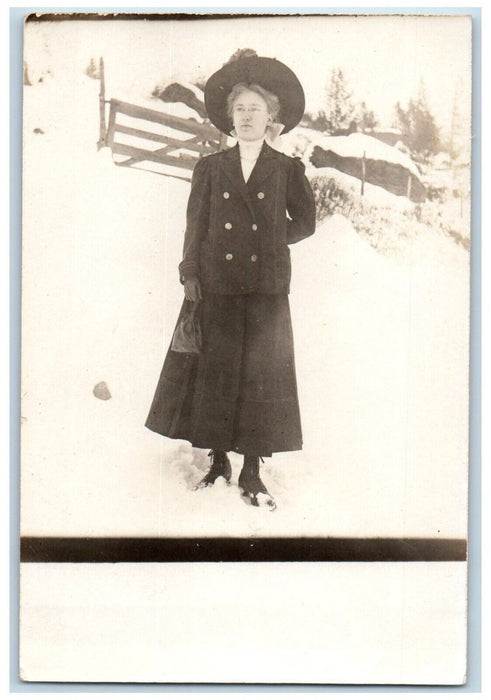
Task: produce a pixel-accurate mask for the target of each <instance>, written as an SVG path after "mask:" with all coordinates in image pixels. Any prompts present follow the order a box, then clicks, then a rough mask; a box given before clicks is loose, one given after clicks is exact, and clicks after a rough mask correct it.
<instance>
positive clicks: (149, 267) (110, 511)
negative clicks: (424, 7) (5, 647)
mask: <svg viewBox="0 0 491 700" xmlns="http://www.w3.org/2000/svg"><path fill="white" fill-rule="evenodd" d="M471 86H472V18H471V17H470V16H468V15H466V14H465V13H461V14H453V15H442V14H435V15H432V14H426V15H417V14H393V15H390V14H364V15H355V14H350V15H349V14H346V15H329V14H315V15H314V14H310V15H288V14H275V15H268V14H252V15H247V16H246V15H242V16H241V15H240V14H238V15H233V14H225V13H224V14H221V15H213V14H201V15H200V14H192V13H188V14H187V15H179V16H178V15H171V14H140V15H138V14H131V13H130V12H128V13H126V14H124V13H123V14H121V13H118V14H104V15H102V14H101V15H98V14H96V13H86V14H84V13H78V14H72V15H70V14H63V13H58V14H56V13H55V14H43V13H39V14H32V15H28V16H27V17H26V18H25V25H24V52H23V194H22V197H23V200H22V201H23V205H22V208H23V211H22V358H21V364H22V391H21V414H22V415H21V486H20V491H21V525H20V529H21V678H23V679H24V680H28V681H29V680H30V681H36V680H51V681H66V680H73V681H122V682H127V681H135V682H191V681H193V682H242V683H247V682H249V683H250V682H274V683H278V682H286V683H289V682H305V683H338V682H339V683H428V684H437V683H442V684H460V683H464V682H465V673H466V671H465V669H466V574H467V567H466V559H467V530H468V520H467V515H468V512H467V511H468V452H469V418H468V415H469V334H470V254H471V245H472V243H471V119H472V110H471V105H472V91H471ZM75 564H76V566H74V565H75ZM109 565H111V566H112V567H113V568H111V567H110V568H107V567H108V566H109ZM114 567H119V568H114ZM224 567H225V568H224ZM278 567H280V568H278ZM284 567H288V568H287V569H286V568H284ZM117 572H119V573H117ZM115 576H116V577H117V581H118V583H116V582H115V578H114V577H115ZM304 579H308V584H307V585H305V588H304V590H305V596H306V597H305V598H302V599H301V600H302V602H300V599H298V598H297V593H298V591H299V590H300V587H302V586H303V584H301V583H300V581H304ZM227 580H229V584H230V589H229V588H227V592H226V593H225V594H224V593H223V589H224V588H225V586H226V585H227V584H226V583H225V582H226V581H227ZM89 581H90V584H89ZM200 581H202V582H203V584H202V585H201V586H200ZM217 581H218V582H219V583H218V584H217V585H218V588H216V587H215V584H216V582H217ZM205 582H207V583H205ZM194 584H196V587H197V589H198V590H196V592H195V595H196V596H198V597H201V598H202V599H201V602H202V604H203V606H204V608H205V609H206V610H208V613H207V614H203V608H202V607H201V606H200V600H198V599H197V598H195V599H194V601H193V603H192V604H191V603H190V597H193V593H192V592H191V589H192V590H195V588H194ZM161 586H164V588H162V589H161V588H160V587H161ZM165 587H171V588H172V592H169V589H168V588H165ZM157 589H158V591H159V592H158V593H157ZM164 589H165V591H166V592H165V591H164ZM360 589H362V592H360ZM218 590H219V591H221V593H217V591H218ZM230 590H235V592H236V593H237V595H238V596H239V600H240V602H239V612H238V611H237V610H236V608H235V607H234V606H232V609H233V610H234V613H233V614H232V616H230V610H229V607H228V606H229V605H232V603H231V602H230V600H229V598H228V595H229V591H230ZM251 591H253V593H251ZM355 591H356V594H355ZM215 594H216V595H215ZM319 596H321V597H323V596H326V598H325V600H329V601H330V603H329V606H328V607H329V611H328V610H327V609H326V608H325V607H322V605H321V603H320V602H318V606H319V607H318V606H317V605H315V604H314V601H315V600H317V601H319ZM356 596H360V598H358V604H359V606H360V609H359V611H358V612H359V614H356V615H355V613H354V612H353V610H354V608H353V605H355V607H356V603H354V601H355V600H356ZM164 598H165V603H164V602H163V599H164ZM292 598H293V600H294V601H296V604H298V605H299V607H298V610H303V609H304V608H303V607H302V606H305V605H306V606H307V608H306V609H305V610H304V612H305V613H306V617H308V619H309V622H308V623H307V625H306V626H305V627H304V628H303V633H302V634H300V632H299V629H300V628H302V625H301V624H299V621H298V619H297V621H296V622H294V619H292V620H291V621H290V622H289V623H288V625H292V628H293V625H294V629H295V630H296V632H295V635H296V636H297V635H299V638H298V639H296V642H295V643H294V642H291V643H290V642H289V643H287V642H286V639H285V627H284V625H285V621H284V614H283V612H284V609H285V606H288V605H289V603H287V600H290V601H291V600H292ZM306 599H307V600H308V602H305V600H306ZM335 600H337V601H338V603H339V604H338V605H337V606H334V605H333V601H335ZM74 601H79V602H78V603H77V602H74ZM143 601H146V602H145V603H143ZM258 601H259V602H258ZM261 601H269V602H268V603H265V607H266V609H264V608H263V607H262V606H263V603H262V602H261ZM274 601H276V602H277V605H275V604H274ZM281 601H284V605H283V606H282V604H281ZM221 602H223V605H224V607H223V608H222V609H221V611H220V613H219V614H218V615H217V617H214V612H215V613H216V606H218V607H220V603H221ZM142 605H144V610H145V612H144V613H142V608H141V606H142ZM242 605H243V606H244V607H241V606H242ZM206 606H208V607H206ZM257 606H259V607H257ZM195 608H196V609H195ZM333 608H336V609H333ZM307 609H308V611H309V612H308V614H307ZM130 610H131V615H130V616H131V622H130V623H129V624H128V626H127V627H125V629H124V631H122V629H120V626H121V627H124V623H123V622H122V619H126V618H125V615H126V614H130V613H129V612H128V611H130ZM196 610H197V611H198V613H199V614H198V618H199V619H200V620H201V623H200V624H202V625H203V631H202V634H201V633H200V634H201V636H200V634H198V633H196V634H195V635H194V637H193V638H192V639H191V640H190V639H187V640H185V639H184V637H182V634H183V633H182V631H181V629H180V625H181V623H182V621H183V619H185V620H186V621H189V618H192V619H193V622H192V623H191V624H192V625H194V624H197V623H196V619H197V618H196V617H195V613H196ZM227 610H228V612H227V614H226V615H225V612H226V611H227ZM282 610H283V612H281V611H282ZM56 611H57V612H56ZM60 611H62V612H61V613H60ZM122 611H123V612H122ZM51 613H53V614H52V615H51ZM101 613H103V614H102V617H101ZM141 614H143V618H144V620H145V621H144V622H142V619H143V618H142V617H139V615H141ZM147 614H148V619H147V617H146V615H147ZM208 614H209V615H210V619H212V620H213V623H212V625H211V626H212V628H214V632H211V630H210V626H209V624H208V623H209V622H210V620H209V619H208ZM237 614H238V615H241V614H244V616H245V619H246V620H247V619H249V620H251V619H254V620H256V622H255V623H254V625H253V626H250V627H248V626H247V625H246V628H247V630H248V632H247V633H246V634H245V636H242V637H241V639H240V641H239V639H238V637H237V644H236V645H235V646H234V643H232V644H231V647H230V649H227V646H228V642H227V640H228V641H230V640H231V639H235V636H234V635H235V634H236V632H237V630H238V629H239V628H240V625H238V626H237V625H236V624H235V623H234V622H232V620H234V619H235V617H234V616H235V615H237ZM299 614H300V613H299ZM60 615H61V616H60ZM121 615H123V618H121ZM183 615H185V617H184V618H183ZM224 615H225V618H226V619H225V618H223V616H224ZM316 615H320V618H319V620H320V619H322V620H323V621H324V623H325V624H322V625H321V624H320V622H319V624H318V625H316V624H315V623H314V619H315V617H316ZM401 616H402V617H401ZM293 617H294V618H295V615H293ZM138 619H139V620H140V622H141V624H142V625H144V626H146V627H145V629H146V630H147V632H146V633H145V634H143V637H142V634H141V629H140V630H139V632H136V634H135V630H136V629H139V628H138V625H139V624H140V623H138ZM156 619H157V620H160V621H161V622H162V620H164V619H165V620H166V622H165V623H163V624H164V626H163V628H160V629H159V630H157V628H156V627H155V625H156V624H157V623H156ZM299 619H304V618H303V616H302V617H301V618H299ZM382 619H383V623H381V626H380V624H379V623H380V620H382ZM101 620H104V623H103V622H101ZM377 620H378V622H377ZM394 620H398V622H397V624H396V625H395V626H393V622H394ZM271 623H272V624H271ZM102 624H104V627H103V630H104V632H103V633H101V629H102V628H101V627H98V626H100V625H102ZM165 625H168V626H169V627H168V629H167V632H165V631H163V630H164V629H166V628H165ZM270 626H271V627H272V629H268V630H267V632H266V633H265V635H266V636H265V637H263V638H261V635H260V633H259V634H258V640H257V642H258V643H257V644H254V643H253V641H251V640H252V639H253V636H254V635H253V632H254V630H256V631H257V630H261V629H263V628H264V627H267V628H269V627H270ZM157 627H158V625H157ZM231 627H233V634H232V636H231V631H230V628H231ZM335 628H336V629H339V628H342V629H343V633H341V637H343V640H344V641H341V642H340V641H339V638H337V640H336V636H337V635H336V633H335V632H334V629H335ZM96 629H99V635H98V637H97V638H98V642H97V644H96V645H95V648H92V645H91V641H90V640H91V639H94V634H95V632H94V630H96ZM200 629H201V628H200ZM75 630H78V631H77V632H76V633H75ZM84 630H85V631H84ZM111 630H112V631H113V634H111ZM204 630H207V634H205V632H204ZM242 631H244V627H242ZM84 634H86V636H84ZM208 634H211V638H210V637H209V636H208ZM155 635H156V636H155ZM248 635H249V636H248ZM81 637H82V638H83V639H82V640H81ZM130 637H132V639H130ZM358 637H359V642H357V641H356V639H357V638H358ZM136 638H138V639H139V641H135V640H136ZM142 638H144V639H145V641H142ZM122 639H123V640H124V641H121V640H122ZM210 639H211V641H210ZM115 640H118V641H117V642H116V643H114V641H115ZM169 640H174V641H172V642H170V641H169ZM247 640H249V641H247ZM125 645H126V646H125ZM209 645H211V646H210V648H211V649H212V650H213V649H219V650H220V654H222V653H223V658H225V659H227V663H226V664H224V666H225V667H226V668H222V667H220V666H219V664H218V662H215V661H214V662H212V663H211V665H210V666H206V664H205V663H204V661H203V660H202V659H201V660H200V661H199V662H198V663H197V664H196V665H193V668H190V667H189V664H188V662H187V658H188V654H190V653H191V651H192V650H193V649H194V651H195V652H196V653H197V655H198V656H200V655H202V653H203V649H206V648H207V647H208V646H209ZM248 645H250V646H248ZM246 647H247V649H248V652H247V653H248V654H250V653H252V657H251V658H256V659H257V657H258V656H260V655H261V654H262V656H260V661H257V663H256V664H254V663H252V665H248V668H249V669H250V672H249V673H245V672H242V671H243V669H242V670H241V667H240V662H239V661H238V660H237V658H236V655H235V652H236V651H237V650H238V651H239V652H240V650H242V653H244V648H246ZM251 647H253V648H254V651H253V652H251ZM358 647H359V648H360V649H362V650H364V651H365V652H366V655H367V656H366V658H363V659H360V660H359V663H356V664H354V666H353V665H352V664H351V663H350V656H351V654H352V653H353V650H354V649H356V648H358ZM108 649H111V654H110V655H109V657H108V656H107V654H106V652H107V650H108ZM279 649H280V650H283V652H284V653H279V651H278V650H279ZM299 649H300V650H301V653H302V654H310V657H309V658H310V661H309V663H305V662H304V665H303V666H302V665H299V664H300V662H299V661H298V650H299ZM230 656H234V659H232V660H231V659H230V658H229V657H230ZM362 656H363V655H362ZM164 658H165V659H166V661H164V662H163V661H162V659H164ZM239 658H240V654H239ZM247 658H249V657H247ZM237 669H239V670H237Z"/></svg>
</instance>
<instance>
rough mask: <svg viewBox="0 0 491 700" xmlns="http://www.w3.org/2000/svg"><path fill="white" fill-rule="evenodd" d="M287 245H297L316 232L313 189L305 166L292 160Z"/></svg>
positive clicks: (287, 204) (288, 193) (295, 159)
mask: <svg viewBox="0 0 491 700" xmlns="http://www.w3.org/2000/svg"><path fill="white" fill-rule="evenodd" d="M286 208H287V212H288V216H289V218H287V233H286V236H287V243H297V241H301V240H303V239H304V238H308V236H311V235H312V234H313V233H314V231H315V201H314V195H313V192H312V188H311V186H310V183H309V181H308V180H307V178H306V177H305V165H304V164H303V163H302V161H301V160H300V159H298V158H292V165H291V168H290V174H289V178H288V189H287V197H286Z"/></svg>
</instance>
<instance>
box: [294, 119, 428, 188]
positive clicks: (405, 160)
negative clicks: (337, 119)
mask: <svg viewBox="0 0 491 700" xmlns="http://www.w3.org/2000/svg"><path fill="white" fill-rule="evenodd" d="M288 136H289V135H288V134H285V136H283V137H282V139H285V144H287V143H288V148H289V150H290V151H292V150H294V149H295V148H296V147H298V148H301V149H302V152H303V154H304V155H303V160H304V162H305V163H306V164H307V163H308V162H309V158H310V153H311V152H312V150H313V148H314V146H319V147H320V148H322V149H323V150H325V151H333V153H337V155H338V156H341V157H343V158H362V157H363V153H365V157H366V158H367V159H372V160H384V161H386V162H387V163H397V164H398V165H401V166H402V167H404V168H407V169H408V170H409V171H410V172H411V173H413V174H414V175H416V177H417V178H420V177H421V175H420V172H419V170H418V168H417V166H416V164H415V163H414V162H413V160H412V159H411V158H410V157H409V156H408V155H406V154H405V153H402V152H401V151H400V150H399V149H397V148H394V147H392V146H389V145H388V144H386V143H384V142H383V141H380V140H379V139H376V138H374V137H373V136H368V135H367V134H360V133H353V134H349V136H324V135H323V134H320V133H318V132H316V131H314V130H313V129H306V128H303V129H295V131H294V132H292V134H291V136H290V137H289V138H288ZM306 143H308V146H306Z"/></svg>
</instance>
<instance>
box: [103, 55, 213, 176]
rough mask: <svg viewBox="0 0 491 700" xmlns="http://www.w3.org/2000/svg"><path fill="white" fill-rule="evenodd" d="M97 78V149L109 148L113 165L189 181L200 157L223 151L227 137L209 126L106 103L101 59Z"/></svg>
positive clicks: (161, 113)
mask: <svg viewBox="0 0 491 700" xmlns="http://www.w3.org/2000/svg"><path fill="white" fill-rule="evenodd" d="M99 77H100V81H101V87H100V93H99V122H100V133H99V141H98V143H97V147H98V148H99V149H100V148H103V147H105V146H107V147H108V148H110V149H111V152H112V156H113V161H114V163H115V164H116V165H118V166H123V167H132V168H137V169H140V170H148V171H149V172H154V173H157V174H159V175H166V176H168V177H169V176H170V177H177V178H179V179H181V180H187V181H188V182H189V181H190V180H191V172H192V170H193V169H194V166H195V164H196V161H197V160H198V159H199V158H200V157H201V156H203V155H207V154H209V153H215V152H216V151H218V150H220V149H222V148H224V146H225V142H226V136H224V135H223V134H222V133H221V132H220V131H218V129H215V127H214V126H212V125H211V124H206V123H199V122H197V121H194V120H193V119H182V118H180V117H174V116H172V115H170V114H166V113H165V112H160V111H159V110H156V109H148V108H147V107H140V106H138V105H134V104H131V103H129V102H123V101H122V100H116V99H110V100H106V99H105V94H104V93H105V84H104V63H103V60H102V59H101V60H100V68H99ZM108 106H109V115H108V119H107V127H106V114H107V107H108Z"/></svg>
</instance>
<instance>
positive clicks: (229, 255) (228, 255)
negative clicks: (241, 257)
mask: <svg viewBox="0 0 491 700" xmlns="http://www.w3.org/2000/svg"><path fill="white" fill-rule="evenodd" d="M233 257H234V256H233V255H232V253H227V255H226V256H225V260H232V258H233Z"/></svg>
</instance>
